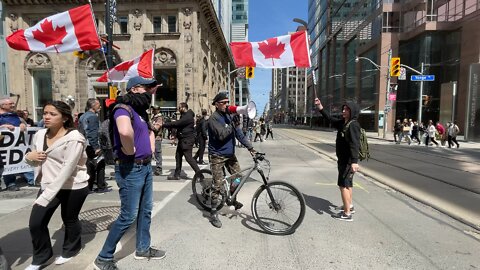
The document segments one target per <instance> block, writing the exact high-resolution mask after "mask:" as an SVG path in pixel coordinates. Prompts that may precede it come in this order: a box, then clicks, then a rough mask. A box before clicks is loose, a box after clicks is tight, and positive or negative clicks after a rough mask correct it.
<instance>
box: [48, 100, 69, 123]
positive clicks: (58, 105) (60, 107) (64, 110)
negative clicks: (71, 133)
mask: <svg viewBox="0 0 480 270" xmlns="http://www.w3.org/2000/svg"><path fill="white" fill-rule="evenodd" d="M48 105H50V106H53V107H55V109H56V110H57V111H58V112H60V113H61V114H62V117H66V118H67V121H65V122H64V123H63V127H64V128H66V129H69V128H73V127H74V125H73V116H72V108H70V106H69V105H68V104H67V103H65V102H63V101H59V100H54V101H50V102H47V104H45V106H43V108H44V109H45V107H46V106H48Z"/></svg>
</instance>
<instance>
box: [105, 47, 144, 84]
mask: <svg viewBox="0 0 480 270" xmlns="http://www.w3.org/2000/svg"><path fill="white" fill-rule="evenodd" d="M135 76H141V77H144V78H153V49H151V50H148V51H146V52H144V53H142V55H140V56H139V57H137V58H135V59H132V60H129V61H125V62H122V63H120V64H118V65H116V66H115V67H113V68H111V69H110V70H109V71H108V74H107V72H105V73H103V75H102V76H101V77H100V78H98V79H97V82H108V81H109V80H110V81H111V82H126V81H128V80H129V79H130V78H132V77H135Z"/></svg>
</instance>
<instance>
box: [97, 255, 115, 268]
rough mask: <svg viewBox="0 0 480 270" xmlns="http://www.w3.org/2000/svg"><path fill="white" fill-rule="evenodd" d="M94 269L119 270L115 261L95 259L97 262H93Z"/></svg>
mask: <svg viewBox="0 0 480 270" xmlns="http://www.w3.org/2000/svg"><path fill="white" fill-rule="evenodd" d="M93 267H94V268H95V269H96V270H118V267H117V263H116V262H115V261H113V260H112V261H105V260H100V259H99V258H96V259H95V262H93Z"/></svg>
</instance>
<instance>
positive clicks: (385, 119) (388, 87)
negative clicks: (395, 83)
mask: <svg viewBox="0 0 480 270" xmlns="http://www.w3.org/2000/svg"><path fill="white" fill-rule="evenodd" d="M391 60H392V49H390V50H388V62H387V63H388V69H387V89H386V93H385V106H384V107H383V108H384V115H383V138H384V139H385V137H386V133H387V130H388V129H387V122H388V121H387V116H388V112H387V110H385V109H386V108H387V104H388V94H389V93H390V78H391V77H390V61H391ZM390 108H391V107H390Z"/></svg>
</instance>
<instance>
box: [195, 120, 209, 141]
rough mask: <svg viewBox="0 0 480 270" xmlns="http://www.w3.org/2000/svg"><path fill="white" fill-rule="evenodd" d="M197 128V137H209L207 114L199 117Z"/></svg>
mask: <svg viewBox="0 0 480 270" xmlns="http://www.w3.org/2000/svg"><path fill="white" fill-rule="evenodd" d="M195 129H196V132H197V138H203V139H204V140H206V139H207V135H208V131H207V120H205V116H203V117H202V118H200V119H198V121H197V125H196V126H195Z"/></svg>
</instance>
